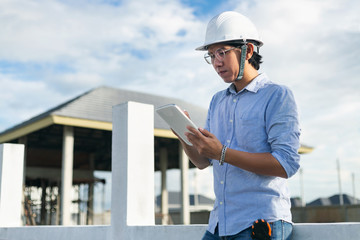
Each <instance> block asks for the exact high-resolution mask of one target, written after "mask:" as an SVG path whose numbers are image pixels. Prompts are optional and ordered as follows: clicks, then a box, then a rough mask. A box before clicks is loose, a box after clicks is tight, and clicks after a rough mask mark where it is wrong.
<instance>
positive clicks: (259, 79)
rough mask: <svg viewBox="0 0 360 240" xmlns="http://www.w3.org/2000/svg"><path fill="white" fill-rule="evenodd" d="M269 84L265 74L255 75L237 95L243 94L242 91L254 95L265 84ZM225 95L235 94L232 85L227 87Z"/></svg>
mask: <svg viewBox="0 0 360 240" xmlns="http://www.w3.org/2000/svg"><path fill="white" fill-rule="evenodd" d="M269 82H270V80H269V78H268V77H267V75H266V74H265V73H261V74H259V75H257V76H256V77H255V78H254V79H253V80H252V81H251V82H250V83H249V84H248V85H247V86H246V87H244V88H243V89H242V90H241V91H239V92H238V93H240V92H243V91H244V90H247V91H249V92H253V93H256V92H257V91H258V90H259V89H260V88H262V87H263V86H264V85H265V84H266V83H269ZM227 93H228V94H237V92H236V90H235V85H234V84H231V85H230V86H229V87H228V90H227Z"/></svg>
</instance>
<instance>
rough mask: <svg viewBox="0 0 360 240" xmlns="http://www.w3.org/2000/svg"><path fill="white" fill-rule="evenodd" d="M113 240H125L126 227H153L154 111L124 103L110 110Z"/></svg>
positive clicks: (136, 104)
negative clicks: (111, 113) (111, 114)
mask: <svg viewBox="0 0 360 240" xmlns="http://www.w3.org/2000/svg"><path fill="white" fill-rule="evenodd" d="M112 127H113V129H112V165H111V168H112V184H111V185H112V190H111V225H112V233H111V234H112V237H113V238H112V239H127V238H129V234H130V233H127V229H128V228H127V226H135V225H155V215H154V214H155V211H154V209H155V208H154V205H155V204H154V107H153V106H152V105H148V104H141V103H135V102H127V103H124V104H120V105H117V106H115V107H113V126H112Z"/></svg>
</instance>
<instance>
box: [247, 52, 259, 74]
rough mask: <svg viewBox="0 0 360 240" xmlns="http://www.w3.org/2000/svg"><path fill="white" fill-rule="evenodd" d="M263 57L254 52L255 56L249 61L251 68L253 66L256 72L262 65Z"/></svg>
mask: <svg viewBox="0 0 360 240" xmlns="http://www.w3.org/2000/svg"><path fill="white" fill-rule="evenodd" d="M261 59H262V56H261V55H260V54H258V53H257V52H255V51H254V52H253V55H252V56H251V58H250V59H249V63H250V64H251V66H253V67H254V68H255V69H256V70H259V69H260V64H261V63H262V61H261Z"/></svg>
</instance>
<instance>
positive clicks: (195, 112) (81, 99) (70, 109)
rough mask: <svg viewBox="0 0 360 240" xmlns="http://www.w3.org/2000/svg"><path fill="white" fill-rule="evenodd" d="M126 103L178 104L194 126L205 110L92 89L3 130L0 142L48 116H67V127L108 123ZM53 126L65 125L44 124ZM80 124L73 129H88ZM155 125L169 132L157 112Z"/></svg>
mask: <svg viewBox="0 0 360 240" xmlns="http://www.w3.org/2000/svg"><path fill="white" fill-rule="evenodd" d="M129 101H133V102H139V103H146V104H152V105H154V107H155V109H156V108H157V107H159V106H162V105H165V104H170V103H174V104H177V105H178V106H179V107H181V108H183V109H186V110H188V111H189V113H190V115H191V119H192V120H193V121H194V123H195V124H196V125H198V126H203V125H204V123H205V119H206V114H207V110H206V109H205V108H202V107H199V106H196V105H194V104H191V103H188V102H186V101H183V100H179V99H175V98H169V97H163V96H158V95H152V94H147V93H140V92H135V91H129V90H123V89H117V88H112V87H107V86H101V87H98V88H95V89H91V90H90V91H88V92H85V93H84V94H82V95H80V96H77V97H75V98H73V99H71V100H69V101H67V102H65V103H63V104H61V105H59V106H56V107H54V108H52V109H50V110H48V111H46V112H44V113H42V114H40V115H37V116H35V117H33V118H31V119H29V120H27V121H25V122H23V123H20V124H18V125H15V126H14V127H12V128H9V129H7V130H5V131H3V132H2V133H0V142H4V140H7V141H8V140H12V139H13V138H16V137H20V135H21V134H23V135H26V134H27V133H29V132H31V130H28V131H27V132H24V133H18V134H15V135H14V137H12V136H11V137H10V136H9V137H4V136H5V135H9V133H11V132H14V131H19V130H20V129H22V128H24V127H25V126H29V125H30V124H34V123H37V122H40V121H41V120H45V119H47V118H48V117H50V116H51V117H52V119H54V116H59V117H66V118H68V121H66V123H69V124H70V125H72V124H71V122H75V120H76V119H77V120H81V119H82V120H86V121H96V123H99V122H103V123H104V122H105V123H110V124H111V122H112V107H113V106H115V105H118V104H121V103H125V102H129ZM49 121H50V120H49ZM54 123H55V124H62V125H67V124H66V123H65V121H63V123H62V122H59V121H58V122H55V120H51V122H50V123H48V122H46V123H44V124H45V125H50V124H54ZM82 124H84V121H83V122H79V123H78V124H77V125H76V126H79V127H89V126H87V125H85V124H84V126H81V125H82ZM154 125H155V126H154V127H155V129H164V130H169V127H168V125H167V124H166V123H165V121H163V120H162V119H161V118H160V116H158V115H157V114H156V113H154ZM42 127H44V126H40V127H34V129H35V130H37V129H39V128H42ZM98 128H99V129H102V127H98ZM110 128H111V127H110ZM108 130H109V129H108ZM1 136H3V138H1Z"/></svg>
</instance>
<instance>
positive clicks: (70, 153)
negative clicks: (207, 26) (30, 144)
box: [61, 126, 74, 225]
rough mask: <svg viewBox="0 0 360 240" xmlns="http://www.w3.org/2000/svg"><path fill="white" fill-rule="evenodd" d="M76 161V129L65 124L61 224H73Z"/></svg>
mask: <svg viewBox="0 0 360 240" xmlns="http://www.w3.org/2000/svg"><path fill="white" fill-rule="evenodd" d="M73 162H74V129H73V127H69V126H64V132H63V149H62V169H61V224H62V225H71V201H72V199H71V192H72V182H73Z"/></svg>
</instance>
